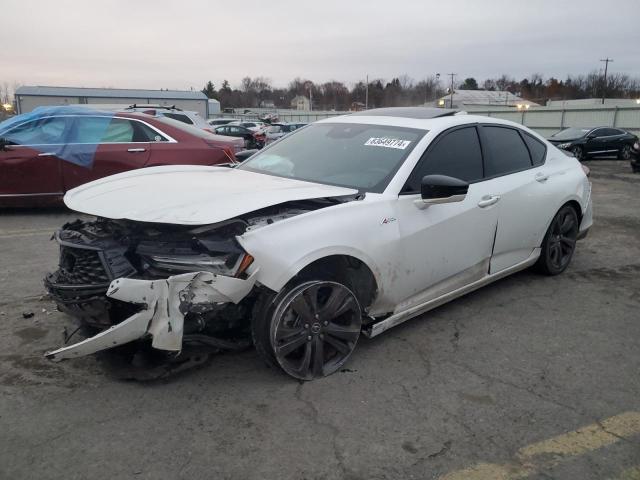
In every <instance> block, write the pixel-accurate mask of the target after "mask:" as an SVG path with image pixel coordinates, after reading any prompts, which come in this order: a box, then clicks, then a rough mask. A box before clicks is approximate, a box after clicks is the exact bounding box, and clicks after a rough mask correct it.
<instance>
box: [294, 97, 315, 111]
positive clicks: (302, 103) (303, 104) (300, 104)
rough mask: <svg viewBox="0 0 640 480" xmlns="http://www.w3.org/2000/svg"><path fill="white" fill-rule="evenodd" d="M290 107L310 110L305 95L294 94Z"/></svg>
mask: <svg viewBox="0 0 640 480" xmlns="http://www.w3.org/2000/svg"><path fill="white" fill-rule="evenodd" d="M291 108H293V109H294V110H304V111H309V110H311V102H310V101H309V99H308V98H307V97H305V96H303V95H296V96H295V97H293V99H292V100H291Z"/></svg>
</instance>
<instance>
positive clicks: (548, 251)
mask: <svg viewBox="0 0 640 480" xmlns="http://www.w3.org/2000/svg"><path fill="white" fill-rule="evenodd" d="M579 227H580V226H579V224H578V215H577V214H576V211H575V209H574V208H573V207H571V206H569V205H565V206H564V207H562V208H561V209H560V211H559V212H558V213H557V214H556V216H555V217H553V220H552V221H551V225H549V229H548V230H547V233H546V234H545V236H544V239H543V241H542V251H541V252H540V258H539V259H538V262H537V264H536V266H537V267H538V269H539V270H540V271H542V272H543V273H546V274H547V275H558V274H559V273H562V272H564V271H565V270H566V268H567V267H568V266H569V263H570V262H571V258H572V257H573V252H574V251H575V248H576V240H577V238H578V229H579Z"/></svg>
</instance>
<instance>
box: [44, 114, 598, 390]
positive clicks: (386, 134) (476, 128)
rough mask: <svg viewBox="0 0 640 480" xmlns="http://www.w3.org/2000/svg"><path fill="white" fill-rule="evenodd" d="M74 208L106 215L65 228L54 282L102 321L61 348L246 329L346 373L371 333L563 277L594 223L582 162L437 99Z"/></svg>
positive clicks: (301, 359) (320, 129)
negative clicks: (527, 278) (524, 277)
mask: <svg viewBox="0 0 640 480" xmlns="http://www.w3.org/2000/svg"><path fill="white" fill-rule="evenodd" d="M65 202H66V204H67V206H68V207H70V208H71V209H74V210H76V211H79V212H83V213H87V214H91V215H95V216H97V217H98V220H97V221H95V222H80V221H79V222H76V223H74V224H68V225H66V226H65V228H63V229H62V230H61V231H59V232H58V234H57V239H58V241H59V243H60V244H61V247H62V248H61V260H60V269H59V270H58V271H57V272H54V273H52V274H50V275H49V276H48V277H47V279H46V283H47V286H48V289H49V291H50V292H51V294H52V295H53V297H54V298H56V299H57V301H58V303H60V304H61V306H62V307H64V310H65V311H68V312H71V313H72V314H74V315H76V316H78V317H79V318H80V319H81V320H83V321H85V322H88V323H91V321H93V322H94V323H96V322H98V320H100V321H102V322H103V323H102V328H103V329H104V331H103V332H101V333H99V334H98V335H96V336H94V337H91V338H88V339H86V340H84V341H82V342H80V343H77V344H75V345H71V346H68V347H65V348H61V349H59V350H57V351H54V352H50V353H49V354H48V357H49V358H51V359H52V360H61V359H65V358H75V357H78V356H81V355H86V354H90V353H93V352H96V351H99V350H104V349H108V348H112V347H114V346H119V345H122V344H123V343H128V342H132V341H139V343H142V342H147V343H148V344H150V345H151V346H152V347H153V348H155V349H158V350H164V351H167V352H173V353H174V354H175V352H180V351H181V350H182V348H183V344H186V343H187V342H194V341H195V342H198V341H200V342H202V343H207V342H209V343H210V344H213V345H217V346H220V345H222V346H223V347H224V345H228V344H229V342H231V341H232V339H237V338H238V337H242V335H243V334H244V335H245V339H251V341H252V342H253V344H254V345H255V347H256V348H257V350H258V352H259V353H260V355H262V357H263V358H264V359H265V360H266V362H267V363H268V364H270V365H273V366H276V367H279V368H281V369H282V370H284V371H285V372H286V373H287V374H289V375H291V376H292V377H295V378H297V379H302V380H310V379H313V378H317V377H322V376H325V375H329V374H331V373H333V372H335V371H336V370H338V369H339V368H340V367H341V366H342V365H343V364H344V363H345V362H346V360H347V359H348V358H349V356H350V355H351V353H352V351H353V350H354V348H355V346H356V342H357V341H358V339H359V337H360V336H361V333H362V334H364V335H365V336H367V337H374V336H376V335H378V334H380V333H382V332H384V331H385V330H387V329H389V328H391V327H393V326H395V325H398V324H399V323H402V322H404V321H405V320H408V319H410V318H412V317H415V316H417V315H420V314H422V313H424V312H426V311H428V310H430V309H433V308H435V307H437V306H439V305H441V304H443V303H445V302H448V301H450V300H453V299H455V298H456V297H459V296H461V295H464V294H466V293H468V292H470V291H472V290H475V289H477V288H479V287H482V286H484V285H487V284H488V283H491V282H493V281H495V280H498V279H500V278H503V277H505V276H507V275H510V274H512V273H514V272H517V271H519V270H523V269H525V268H528V267H532V266H534V267H535V268H536V269H537V270H539V271H540V272H542V273H545V274H548V275H556V274H559V273H561V272H563V271H564V270H565V269H566V268H567V266H568V265H569V263H570V261H571V258H572V255H573V253H574V250H575V246H576V240H578V239H579V238H582V237H583V236H585V235H586V233H587V231H588V230H589V228H590V227H591V224H592V208H591V186H590V182H589V180H588V178H587V176H586V175H585V171H584V170H583V169H582V168H581V165H580V163H579V162H578V161H577V160H576V159H575V158H572V157H568V156H567V155H565V154H564V153H563V152H561V151H560V150H558V149H557V148H556V147H554V146H553V145H551V144H550V143H549V142H547V141H546V140H545V139H544V138H542V137H541V136H540V135H538V134H537V133H535V132H533V131H531V130H529V129H527V128H526V127H523V126H521V125H518V124H515V123H513V122H508V121H504V120H499V119H496V118H488V117H480V116H472V115H462V114H455V112H453V111H448V110H443V109H424V108H389V109H378V110H369V111H365V112H360V113H357V114H352V115H348V116H343V117H337V118H330V119H327V120H323V121H320V122H317V123H314V124H312V125H310V126H308V127H306V128H304V129H301V130H299V131H297V132H294V133H292V134H291V135H288V136H287V137H285V138H283V139H282V140H281V141H279V142H276V143H274V144H272V145H271V146H269V147H267V148H265V149H264V150H262V151H261V152H259V153H257V154H256V155H254V156H252V157H251V158H249V159H248V160H247V161H245V162H244V163H242V164H240V165H239V166H237V167H235V168H224V167H197V166H171V167H156V168H148V169H141V170H135V171H132V172H127V173H123V174H119V175H115V176H112V177H108V178H104V179H101V180H97V181H95V182H92V183H89V184H86V185H83V186H81V187H78V188H76V189H74V190H72V191H70V192H69V193H68V194H67V195H66V196H65ZM125 252H126V253H125ZM87 259H88V260H87ZM493 294H499V293H496V292H494V293H493ZM96 299H98V300H100V302H96ZM89 303H90V304H91V305H92V310H91V314H90V315H88V314H87V304H89ZM98 305H105V306H106V307H105V312H106V313H104V315H103V316H101V313H100V310H99V306H98ZM114 305H115V306H117V307H118V308H115V307H114ZM123 305H125V306H126V305H130V306H131V309H126V308H122V307H123ZM230 331H233V332H234V335H226V334H225V332H230ZM205 339H207V340H205ZM245 341H247V340H245ZM224 342H227V343H224ZM223 347H221V348H223Z"/></svg>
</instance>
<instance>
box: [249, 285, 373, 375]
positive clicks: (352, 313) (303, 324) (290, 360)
mask: <svg viewBox="0 0 640 480" xmlns="http://www.w3.org/2000/svg"><path fill="white" fill-rule="evenodd" d="M361 329H362V310H361V308H360V305H359V303H358V300H357V298H356V296H355V294H354V293H353V292H352V291H351V290H350V289H349V288H348V287H346V286H345V285H343V284H342V283H340V282H337V281H328V280H310V281H303V282H302V283H297V284H294V285H293V286H287V287H285V288H284V289H283V290H282V291H281V292H280V293H279V294H277V295H275V296H273V295H268V294H266V296H265V297H263V301H261V302H258V304H257V306H256V312H255V315H254V318H253V322H252V332H253V339H254V343H255V346H256V350H257V351H258V353H259V354H260V356H261V357H262V358H263V359H264V360H265V362H266V363H267V364H268V365H271V366H278V367H279V368H281V369H282V370H283V371H284V372H285V373H287V374H288V375H290V376H291V377H293V378H296V379H298V380H313V379H315V378H320V377H325V376H328V375H331V374H332V373H334V372H336V371H337V370H338V369H339V368H340V367H342V365H344V363H345V362H346V361H347V360H348V359H349V357H350V356H351V353H352V352H353V350H354V349H355V346H356V343H357V341H358V338H359V336H360V331H361Z"/></svg>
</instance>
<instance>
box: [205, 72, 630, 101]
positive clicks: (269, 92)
mask: <svg viewBox="0 0 640 480" xmlns="http://www.w3.org/2000/svg"><path fill="white" fill-rule="evenodd" d="M449 88H450V82H449V81H448V79H447V80H445V79H441V78H439V77H438V76H436V75H433V76H430V77H427V78H426V79H424V80H419V81H415V80H414V79H412V78H411V77H409V76H407V75H400V76H398V77H394V78H392V79H391V80H389V81H386V80H384V79H381V78H378V79H372V80H370V81H369V88H368V92H367V84H366V82H364V81H359V82H356V83H355V84H352V85H351V86H350V87H348V86H347V85H345V83H343V82H339V81H336V80H332V81H329V82H324V83H316V82H313V81H311V80H309V79H304V78H300V77H298V78H295V79H293V80H292V81H291V82H289V84H288V85H287V87H285V88H280V87H275V86H273V85H272V83H271V81H270V79H268V78H265V77H253V78H252V77H245V78H243V79H242V81H241V82H240V84H239V85H237V86H235V87H231V85H230V83H229V82H228V81H227V80H224V81H223V82H222V84H221V85H220V87H219V88H216V86H215V85H214V84H213V82H211V81H208V82H207V83H206V85H205V86H204V88H203V89H202V92H203V93H204V94H205V95H207V97H209V98H215V99H217V100H219V101H220V104H221V106H222V108H230V107H236V108H237V107H246V108H256V107H260V106H263V107H264V106H271V105H273V106H274V107H275V108H291V101H292V100H293V98H295V97H296V96H298V95H303V96H305V97H307V98H310V99H311V101H312V108H313V109H314V110H350V109H352V108H354V107H357V106H364V104H365V103H367V105H368V107H369V108H376V107H391V106H399V107H401V106H413V105H421V104H424V103H427V102H433V101H434V100H436V99H437V98H440V97H442V96H443V95H446V94H447V93H449ZM453 88H454V91H455V90H479V89H484V90H494V91H495V90H502V91H504V90H506V91H509V92H511V93H513V94H515V95H518V96H520V97H522V98H524V99H526V100H531V101H533V102H536V103H539V104H541V105H544V104H545V103H546V102H547V100H570V99H580V98H595V97H601V96H602V95H603V93H604V94H605V95H606V96H607V97H608V98H639V97H640V78H634V77H631V76H629V75H626V74H622V73H612V74H609V75H608V76H607V80H606V85H605V82H604V77H603V75H602V74H601V73H599V72H596V71H594V72H591V73H588V74H584V75H573V76H572V75H570V76H567V77H566V78H565V79H558V78H555V77H549V78H545V77H543V76H542V75H541V74H537V73H535V74H532V75H530V76H529V77H528V78H523V79H521V80H516V79H515V78H513V77H511V76H509V75H507V74H503V75H501V76H500V77H497V78H489V79H486V80H484V81H483V82H482V84H479V83H478V81H477V80H476V79H475V78H473V77H468V78H465V79H463V80H460V81H457V82H454V84H453Z"/></svg>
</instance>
